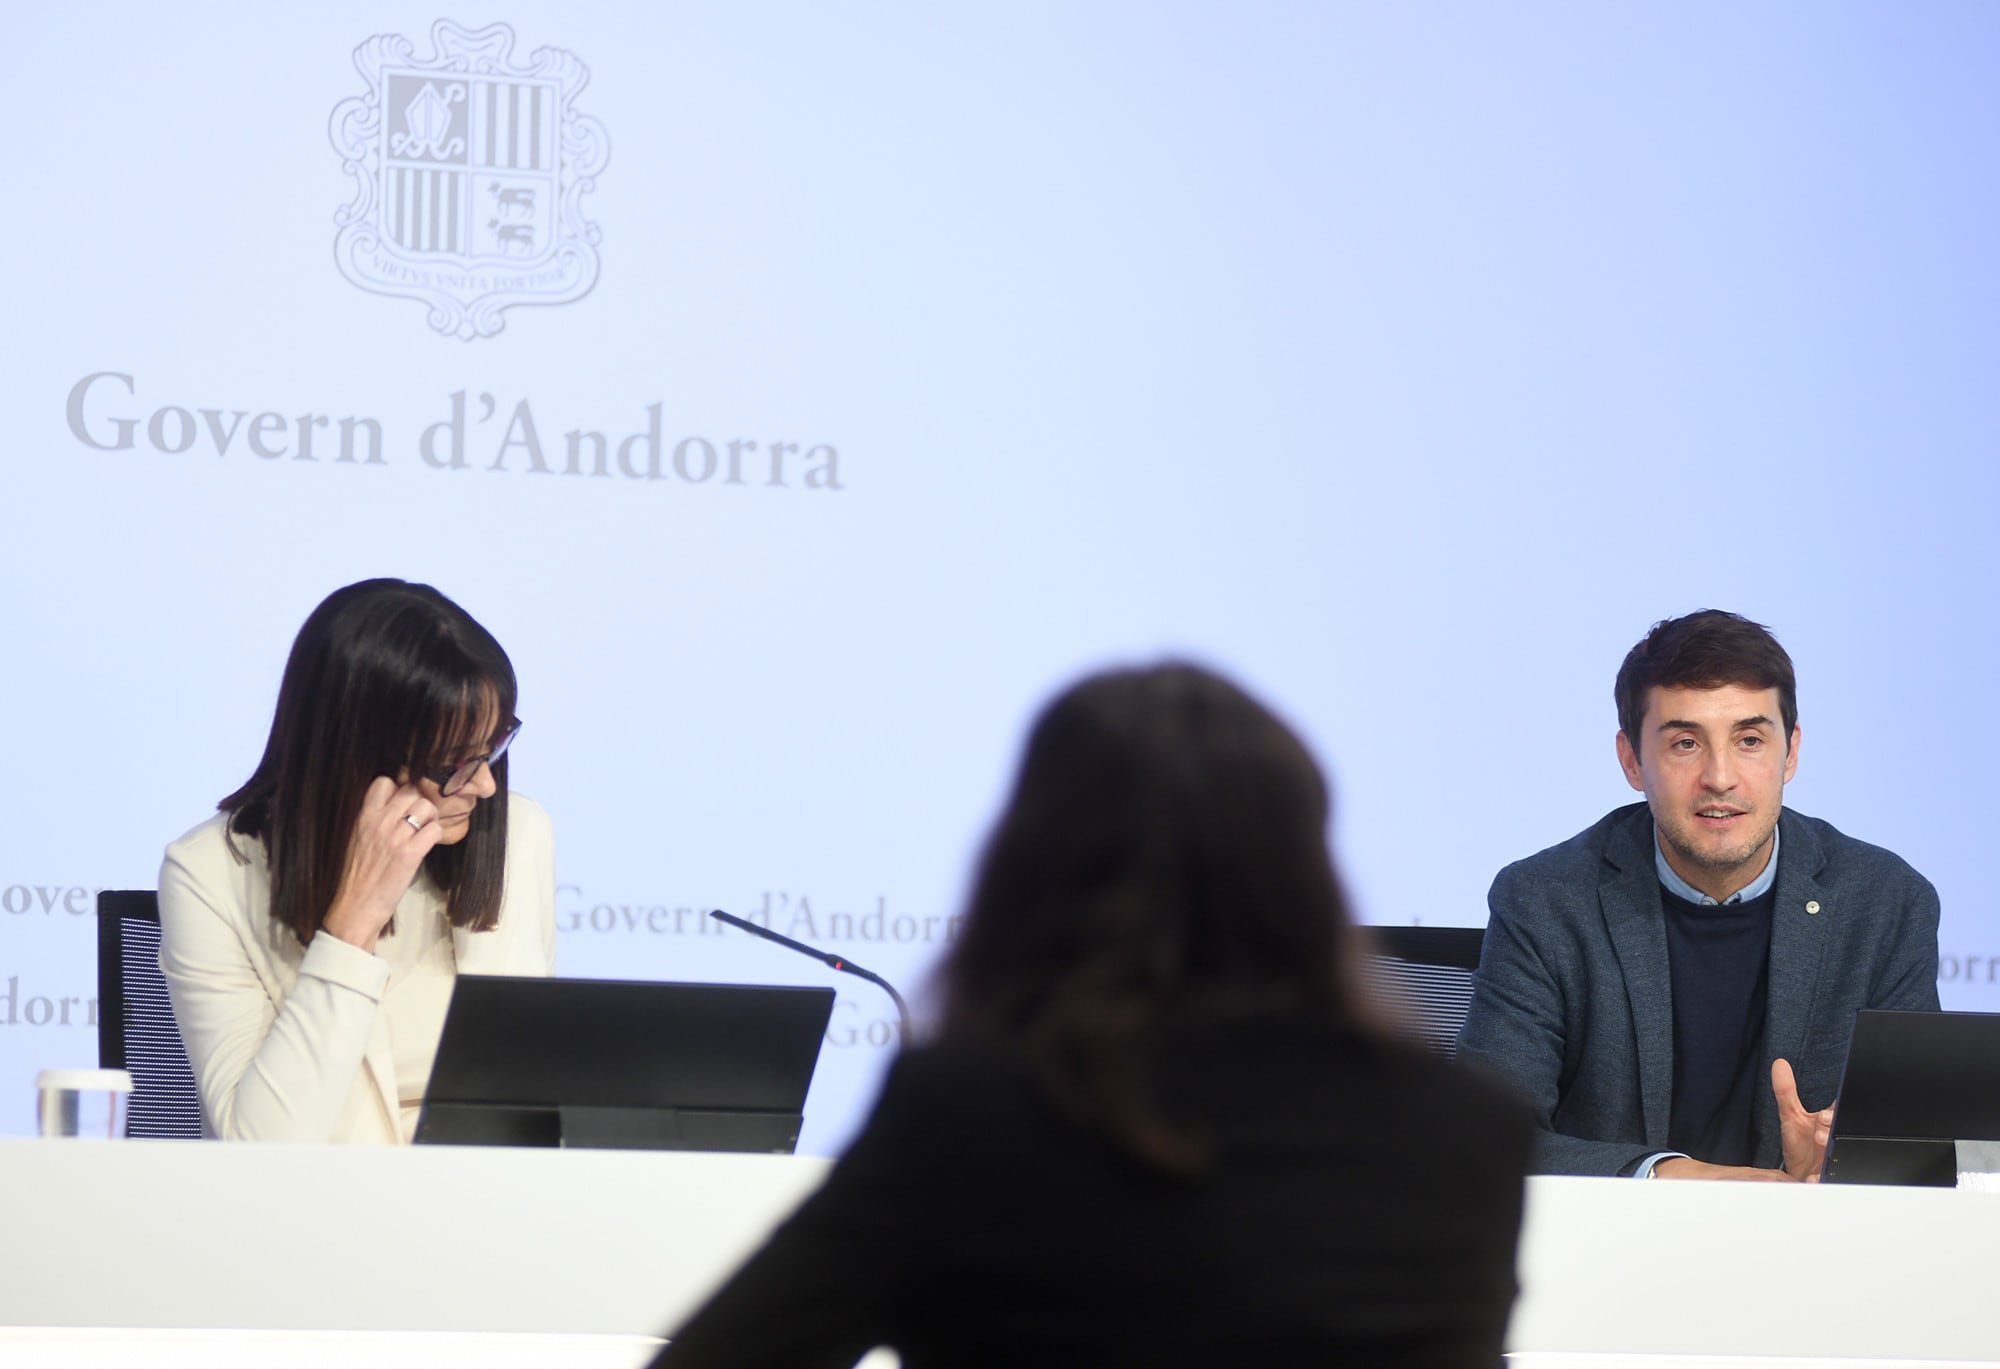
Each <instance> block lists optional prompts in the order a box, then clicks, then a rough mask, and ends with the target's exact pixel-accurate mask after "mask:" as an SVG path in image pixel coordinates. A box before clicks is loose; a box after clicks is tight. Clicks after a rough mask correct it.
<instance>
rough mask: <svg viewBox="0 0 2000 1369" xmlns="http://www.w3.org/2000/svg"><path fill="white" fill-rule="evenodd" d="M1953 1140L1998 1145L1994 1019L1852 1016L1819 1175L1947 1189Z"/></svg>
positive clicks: (1953, 1169)
mask: <svg viewBox="0 0 2000 1369" xmlns="http://www.w3.org/2000/svg"><path fill="white" fill-rule="evenodd" d="M1958 1141H2000V1013H1969V1012H1891V1011H1887V1010H1883V1009H1874V1008H1864V1009H1862V1010H1861V1011H1860V1012H1858V1013H1856V1014H1855V1018H1854V1036H1853V1038H1852V1040H1851V1041H1850V1042H1849V1043H1848V1048H1847V1068H1846V1071H1845V1072H1844V1073H1843V1074H1842V1076H1841V1081H1840V1101H1839V1103H1838V1104H1837V1105H1836V1107H1835V1110H1834V1115H1833V1132H1832V1135H1831V1136H1830V1137H1829V1139H1828V1141H1827V1149H1826V1168H1825V1170H1824V1172H1823V1174H1822V1178H1823V1179H1824V1180H1825V1181H1826V1182H1828V1183H1862V1184H1927V1185H1936V1186H1950V1185H1953V1184H1955V1183H1957V1181H1958V1161H1957V1152H1956V1145H1955V1143H1956V1142H1958Z"/></svg>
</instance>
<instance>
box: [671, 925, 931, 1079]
mask: <svg viewBox="0 0 2000 1369" xmlns="http://www.w3.org/2000/svg"><path fill="white" fill-rule="evenodd" d="M708 915H709V916H710V917H712V918H714V919H715V920H716V921H718V922H726V923H728V924H729V925H730V926H731V927H735V928H738V929H740V930H742V931H746V932H748V933H750V934H751V935H752V936H761V937H763V938H764V940H766V941H775V942H777V943H778V944H779V945H780V946H784V947H786V948H788V949H790V950H794V951H797V952H798V953H799V954H800V955H809V956H811V957H812V958H813V959H814V960H817V961H819V962H820V963H821V964H822V965H827V966H831V967H832V968H833V969H836V970H840V971H842V972H843V973H845V974H851V975H853V976H854V977H855V978H857V979H865V980H867V981H868V982H869V983H870V984H876V985H879V986H881V988H882V990H883V992H885V993H887V994H888V995H889V997H890V999H891V1000H892V1001H893V1002H894V1003H895V1005H896V1016H897V1018H898V1019H899V1021H900V1023H901V1026H902V1032H903V1044H904V1045H906V1046H907V1045H909V1044H910V1007H909V1004H907V1003H905V1002H904V1001H903V996H902V995H901V994H899V993H897V992H896V986H895V985H894V984H891V983H890V982H889V981H888V980H886V979H884V978H883V977H882V976H881V975H879V974H876V973H875V972H874V971H873V970H864V969H862V968H861V967H860V966H859V965H857V964H855V963H854V962H853V961H851V960H849V959H848V958H847V957H846V956H843V955H835V954H834V953H833V952H831V951H822V950H820V949H819V948H818V947H816V946H808V945H806V943H805V942H803V941H794V940H792V939H791V938H790V937H788V936H785V935H784V934H782V933H780V932H774V931H772V930H771V929H770V928H769V927H759V926H758V925H757V924H756V923H754V922H752V921H750V920H749V919H748V918H741V917H738V916H736V914H734V913H725V912H723V911H722V909H720V908H712V909H710V910H709V914H708Z"/></svg>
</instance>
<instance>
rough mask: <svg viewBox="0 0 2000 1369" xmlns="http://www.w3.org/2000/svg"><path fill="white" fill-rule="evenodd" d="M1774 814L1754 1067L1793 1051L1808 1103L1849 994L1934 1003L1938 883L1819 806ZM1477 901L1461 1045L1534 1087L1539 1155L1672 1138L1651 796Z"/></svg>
mask: <svg viewBox="0 0 2000 1369" xmlns="http://www.w3.org/2000/svg"><path fill="white" fill-rule="evenodd" d="M1778 830H1779V833H1780V834H1781V840H1780V842H1779V848H1778V883H1777V902H1776V906H1775V907H1774V908H1773V909H1772V914H1771V976H1770V1010H1769V1014H1768V1016H1767V1019H1766V1023H1765V1035H1764V1057H1763V1058H1764V1074H1763V1076H1762V1078H1763V1079H1765V1080H1768V1078H1769V1075H1770V1065H1771V1061H1772V1060H1773V1059H1776V1058H1778V1057H1783V1058H1784V1059H1786V1060H1789V1061H1790V1062H1791V1063H1792V1068H1793V1070H1794V1071H1795V1072H1796V1074H1797V1077H1798V1083H1799V1097H1800V1098H1801V1100H1802V1101H1803V1102H1804V1103H1805V1105H1806V1106H1807V1107H1808V1108H1815V1109H1817V1108H1823V1107H1825V1106H1826V1105H1827V1104H1829V1103H1831V1102H1832V1101H1833V1098H1834V1093H1835V1092H1836V1091H1837V1090H1838V1089H1839V1087H1840V1072H1841V1070H1842V1068H1843V1067H1844V1065H1845V1063H1846V1059H1847V1038H1848V1035H1849V1034H1850V1033H1851V1032H1852V1031H1853V1028H1854V1013H1855V1010H1856V1009H1858V1008H1917V1009H1930V1010H1932V1011H1935V1010H1936V1009H1937V1006H1938V995H1937V968H1938V951H1937V929H1938V897H1937V891H1936V890H1935V889H1933V888H1932V887H1931V884H1930V881H1929V880H1927V879H1925V878H1924V877H1923V876H1922V875H1920V874H1918V873H1917V872H1916V871H1915V870H1913V869H1911V868H1910V867H1909V865H1908V864H1906V863H1905V862H1904V861H1903V860H1902V858H1901V857H1899V856H1897V855H1895V854H1893V853H1892V852H1889V851H1885V850H1883V849H1882V848H1881V847H1879V846H1870V845H1868V844H1867V843H1866V842H1860V841H1856V840H1854V839H1853V838H1852V837H1847V836H1843V835H1842V834H1841V833H1840V832H1838V831H1836V830H1835V829H1834V828H1833V826H1832V825H1831V824H1829V823H1824V822H1821V821H1820V820H1819V819H1817V818H1809V817H1806V816H1804V815H1803V814H1800V813H1794V812H1792V811H1790V810H1789V809H1787V810H1786V811H1785V812H1784V813H1783V814H1781V815H1780V817H1779V819H1778ZM1487 905H1488V907H1489V909H1490V913H1491V916H1490V919H1489V921H1488V923H1487V927H1486V946H1485V950H1484V951H1483V952H1482V953H1481V955H1480V960H1479V969H1478V971H1477V972H1476V973H1475V974H1474V975H1473V980H1472V984H1473V993H1472V1009H1471V1011H1470V1012H1469V1013H1468V1014H1467V1015H1466V1019H1465V1026H1464V1028H1463V1029H1462V1030H1461V1031H1460V1033H1459V1038H1458V1049H1459V1057H1460V1058H1461V1059H1463V1060H1465V1061H1467V1062H1469V1063H1473V1064H1476V1065H1479V1066H1482V1067H1485V1068H1489V1069H1491V1070H1493V1071H1495V1072H1497V1073H1498V1074H1500V1075H1503V1076H1505V1077H1506V1078H1509V1079H1512V1080H1513V1081H1514V1082H1515V1083H1516V1084H1517V1085H1519V1086H1520V1088H1522V1089H1523V1090H1524V1091H1525V1092H1526V1093H1527V1096H1528V1099H1529V1101H1530V1102H1531V1103H1532V1104H1533V1105H1534V1108H1535V1113H1536V1116H1537V1118H1538V1119H1539V1121H1540V1123H1541V1129H1542V1131H1541V1139H1540V1142H1539V1144H1538V1145H1537V1147H1536V1155H1535V1166H1536V1169H1537V1170H1538V1171H1539V1172H1542V1173H1548V1174H1616V1173H1617V1172H1618V1171H1619V1170H1620V1169H1622V1168H1623V1167H1625V1166H1626V1165H1628V1164H1630V1163H1631V1162H1632V1161H1634V1160H1637V1159H1640V1158H1642V1157H1644V1156H1646V1155H1650V1154H1652V1153H1654V1152H1655V1151H1660V1150H1667V1149H1670V1147H1669V1146H1668V1144H1667V1125H1668V1112H1669V1110H1670V1107H1671V1103H1672V1097H1673V1026H1674V1019H1673V986H1672V984H1671V983H1670V976H1669V973H1668V968H1667V939H1666V929H1665V914H1664V913H1663V912H1662V911H1661V903H1660V882H1659V875H1658V873H1657V871H1656V870H1655V868H1654V864H1653V820H1652V813H1651V811H1650V810H1649V809H1648V808H1647V806H1646V805H1645V804H1644V803H1635V804H1632V805H1630V806H1629V807H1625V808H1620V809H1617V810H1615V811H1614V812H1612V813H1610V814H1608V815H1607V816H1606V817H1605V818H1604V819H1603V820H1602V821H1600V822H1598V823H1597V824H1596V825H1595V826H1593V827H1591V828H1589V829H1587V830H1586V831H1583V832H1581V833H1579V834H1577V835H1576V836H1574V837H1572V838H1570V839H1569V840H1568V841H1566V842H1564V843H1563V844H1562V845H1560V846H1552V847H1550V848H1549V849H1548V850H1546V851H1543V852H1541V853H1540V854H1538V855H1533V856H1530V857H1528V858H1527V859H1526V860H1522V861H1517V862H1515V863H1514V864H1512V865H1510V866H1508V867H1507V868H1506V869H1504V870H1502V871H1501V872H1500V874H1499V876H1498V877H1497V878H1496V879H1495V880H1494V881H1493V889H1492V891H1491V892H1490V893H1489V894H1488V895H1487ZM1760 1094H1761V1097H1760V1099H1759V1102H1758V1105H1757V1110H1756V1115H1755V1117H1754V1118H1753V1119H1752V1134H1753V1137H1754V1140H1755V1148H1756V1163H1757V1164H1759V1165H1762V1166H1765V1167H1767V1168H1769V1167H1776V1166H1777V1165H1778V1164H1779V1163H1780V1148H1779V1136H1778V1105H1777V1100H1776V1099H1775V1098H1774V1097H1773V1096H1772V1094H1771V1090H1770V1086H1769V1084H1768V1082H1766V1083H1765V1084H1764V1086H1763V1087H1762V1088H1761V1089H1760ZM1695 1158H1696V1159H1701V1158H1704V1157H1701V1156H1696V1157H1695Z"/></svg>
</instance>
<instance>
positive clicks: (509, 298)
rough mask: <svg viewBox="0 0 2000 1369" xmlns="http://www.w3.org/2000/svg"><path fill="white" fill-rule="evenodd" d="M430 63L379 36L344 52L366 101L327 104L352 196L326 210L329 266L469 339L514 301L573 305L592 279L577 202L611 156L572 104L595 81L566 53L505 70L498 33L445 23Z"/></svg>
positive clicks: (589, 240)
mask: <svg viewBox="0 0 2000 1369" xmlns="http://www.w3.org/2000/svg"><path fill="white" fill-rule="evenodd" d="M431 46H432V49H433V51H432V53H431V56H430V57H429V58H428V59H426V60H424V61H418V60H417V59H416V54H415V50H414V49H413V48H412V47H411V45H410V42H409V40H408V39H406V38H404V37H402V36H401V35H399V34H379V35H377V36H376V37H373V38H370V39H369V40H368V41H367V42H365V43H363V44H362V45H361V46H360V47H358V48H356V49H355V50H354V65H355V66H356V67H357V68H359V69H360V72H361V75H362V77H363V78H364V79H365V80H366V81H367V82H368V93H367V94H366V95H363V96H358V97H351V98H349V99H345V100H342V101H341V102H340V103H339V104H338V105H336V106H335V107H334V111H333V119H332V123H331V126H330V129H329V133H330V135H331V137H332V139H333V146H334V150H335V151H337V152H339V153H340V155H341V158H342V162H343V165H344V166H345V168H346V170H347V172H348V173H349V174H350V175H352V176H353V177H354V197H353V198H352V199H351V200H349V201H348V202H347V203H346V204H345V205H343V206H341V208H340V210H339V212H338V213H336V214H335V215H334V222H335V223H336V224H337V225H338V226H339V229H340V232H339V234H338V235H337V236H336V237H335V239H334V247H333V253H334V260H335V261H336V262H338V263H339V266H340V272H341V274H342V275H344V276H346V277H347V278H348V279H349V280H351V281H353V282H354V283H355V284H356V285H358V286H360V287H361V288H362V289H364V290H372V291H374V292H375V293H377V294H382V295H403V296H406V297H408V298H410V299H417V300H422V301H423V302H424V303H426V304H428V305H430V324H431V327H433V328H435V329H437V330H438V331H439V332H440V333H445V334H448V335H450V336H453V337H459V338H464V339H467V340H470V339H472V338H476V337H491V336H492V335H493V334H495V333H497V332H499V331H500V330H501V328H502V327H504V326H505V323H504V320H503V319H502V317H501V314H502V311H504V310H506V309H508V308H510V307H512V306H513V305H516V304H567V303H568V302H569V301H571V300H574V299H581V298H582V297H583V296H585V295H587V294H589V293H590V289H591V287H592V286H593V285H595V284H596V283H597V269H598V261H597V243H598V238H599V233H598V229H597V225H596V224H594V223H592V222H590V221H589V220H588V219H586V218H584V217H583V210H582V200H583V197H584V196H585V195H586V194H588V193H589V192H590V191H591V190H592V189H593V188H595V185H596V179H595V178H596V176H597V173H598V172H600V171H602V170H603V169H604V164H605V162H606V160H608V158H609V156H610V151H611V147H610V142H609V140H608V139H607V138H606V137H605V133H604V126H603V125H602V124H600V123H598V121H597V120H595V119H592V118H588V117H586V116H584V115H581V114H578V113H577V112H576V111H575V110H574V109H573V108H572V104H573V102H574V100H575V98H576V96H577V93H578V92H579V91H581V90H582V89H583V88H584V86H585V85H586V84H588V83H589V81H590V70H589V68H587V67H585V66H584V65H583V63H582V62H580V61H578V60H577V59H576V57H575V55H574V54H572V53H569V52H564V51H562V50H561V49H558V48H537V49H536V50H535V52H534V54H533V57H532V59H531V63H532V64H531V65H529V66H525V67H522V66H517V65H515V64H514V62H513V60H512V58H513V50H514V32H513V30H512V29H511V28H509V27H508V26H507V25H505V24H493V25H489V26H488V27H486V28H483V29H478V30H472V29H465V28H461V27H459V26H458V25H457V24H454V23H452V22H451V21H450V20H448V19H441V20H439V21H438V22H437V23H436V24H434V25H433V26H432V28H431Z"/></svg>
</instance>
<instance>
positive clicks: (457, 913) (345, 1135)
mask: <svg viewBox="0 0 2000 1369" xmlns="http://www.w3.org/2000/svg"><path fill="white" fill-rule="evenodd" d="M514 704H515V684H514V674H513V667H512V664H511V663H510V662H509V661H508V660H507V656H506V653H505V652H504V651H502V650H501V649H500V646H499V644H498V643H497V642H495V641H494V640H493V639H492V637H491V636H490V635H489V634H488V633H487V632H486V631H485V629H483V628H481V627H480V626H479V625H478V624H477V623H476V622H474V621H473V619H472V618H471V617H470V616H469V615H467V614H466V613H465V611H464V610H463V609H460V608H459V607H458V606H457V605H456V604H453V603H452V602H451V601H450V600H449V599H446V598H445V597H444V596H443V595H441V594H439V593H438V592H437V591H436V590H434V589H431V588H430V587H429V586H426V585H410V584H405V583H404V582H402V581H399V580H375V581H365V582H363V583H361V584H358V585H350V586H348V587H347V588H345V589H342V590H337V591H335V593H334V594H332V595H331V596H329V597H328V598H327V600H326V601H325V602H324V603H322V604H321V605H320V606H319V608H317V609H316V610H314V612H313V614H312V616H311V617H310V618H308V619H307V621H306V624H305V626H304V627H303V628H301V629H300V632H299V637H298V640H297V642H295V643H294V645H293V648H292V654H291V658H290V660H289V661H288V663H287V665H286V668H285V675H284V679H283V682H282V683H281V685H280V686H279V696H278V707H277V715H276V718H275V719H274V720H273V723H272V728H271V737H270V741H269V742H268V744H267V746H266V749H265V753H264V758H263V760H262V761H261V762H260V763H259V765H258V767H257V771H256V773H255V774H253V775H252V776H251V778H250V780H249V781H248V782H247V783H246V784H245V785H244V786H243V787H242V788H241V789H239V790H238V791H237V792H236V793H234V794H232V795H230V796H229V797H228V798H226V799H224V800H223V801H222V804H221V805H220V807H221V810H222V811H221V812H220V813H219V814H217V815H216V816H215V817H213V818H211V819H209V820H208V821H207V822H204V823H202V824H201V825H200V826H199V827H196V828H195V829H194V830H193V831H191V832H189V833H188V834H187V835H186V836H184V837H182V838H181V839H180V840H179V841H176V842H175V843H174V844H173V845H172V846H170V847H168V848H167V853H166V860H165V863H164V864H163V865H162V867H161V870H160V930H161V948H160V965H161V969H162V970H163V971H164V972H165V975H166V979H167V987H168V990H169V992H170V994H171V996H172V999H173V1005H174V1017H175V1020H176V1021H177V1023H178V1024H179V1027H180V1032H181V1039H182V1041H183V1042H184V1043H185V1045H186V1047H187V1052H188V1059H189V1062H190V1063H191V1064H192V1066H193V1068H194V1075H195V1083H196V1087H197V1089H198V1091H199V1093H200V1096H201V1105H202V1121H203V1131H204V1134H206V1135H210V1136H216V1137H222V1138H225V1139H242V1140H286V1141H358V1142H372V1143H377V1144H394V1143H397V1142H399V1141H407V1140H408V1139H410V1135H411V1133H412V1131H413V1130H414V1128H415V1124H416V1116H417V1111H418V1108H419V1107H420V1105H421V1103H422V1098H423V1092H424V1087H425V1085H426V1084H427V1082H428V1080H429V1075H430V1063H431V1057H432V1056H433V1055H434V1054H435V1052H436V1049H437V1040H438V1033H439V1031H440V1030H441V1028H442V1025H443V1018H444V1011H445V1006H446V1004H447V1003H448V1002H449V1000H450V994H451V985H452V983H453V981H454V979H455V978H456V976H457V975H458V974H459V973H461V972H463V973H469V974H518V975H546V974H550V973H552V972H553V970H554V962H555V868H554V855H553V842H552V838H551V834H550V828H549V820H548V817H547V815H546V814H544V813H543V812H542V810H541V808H540V807H539V806H537V805H536V804H535V803H534V802H533V801H531V800H529V799H526V798H522V797H520V796H518V795H510V794H509V793H508V791H507V788H506V759H505V753H506V749H507V746H508V744H509V743H510V742H511V741H512V740H513V736H514V733H515V732H516V731H517V730H518V729H519V722H518V721H517V720H516V719H515V717H514Z"/></svg>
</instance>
